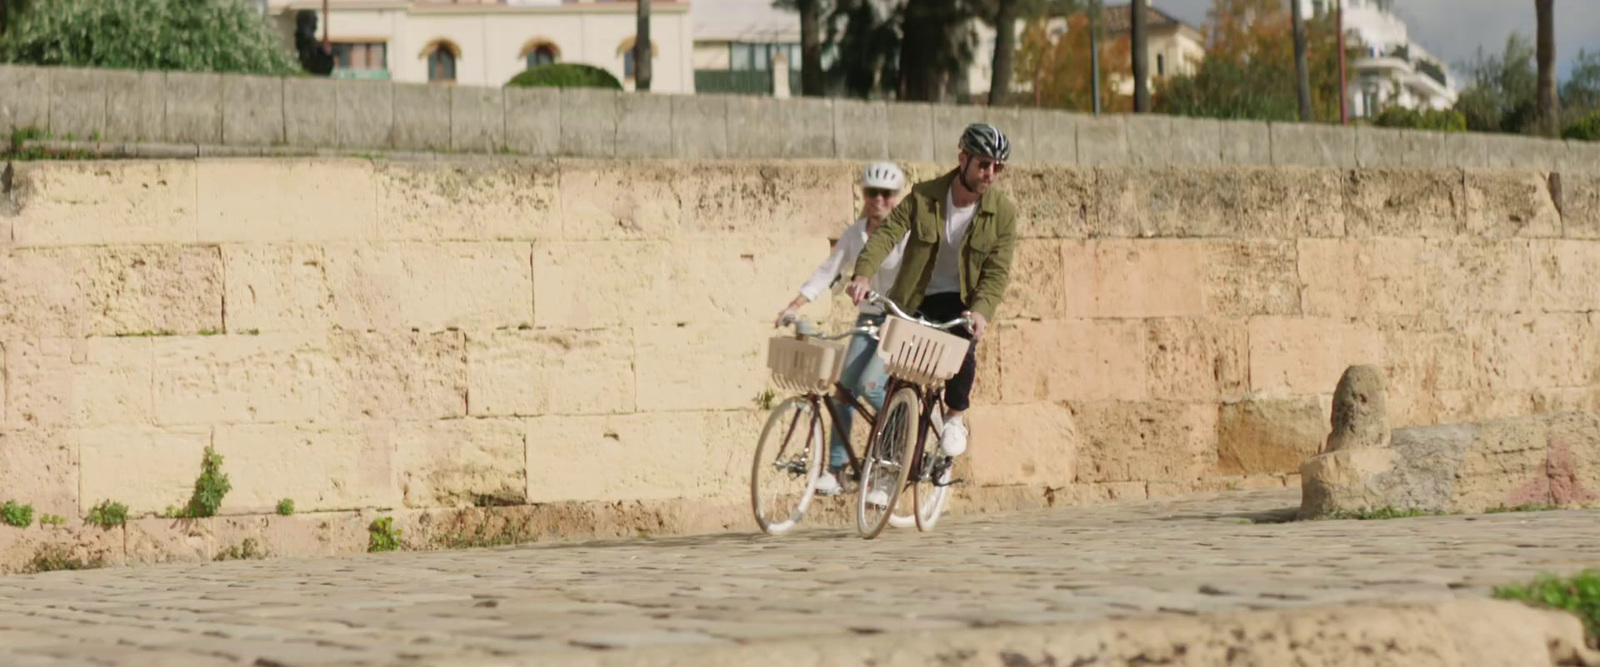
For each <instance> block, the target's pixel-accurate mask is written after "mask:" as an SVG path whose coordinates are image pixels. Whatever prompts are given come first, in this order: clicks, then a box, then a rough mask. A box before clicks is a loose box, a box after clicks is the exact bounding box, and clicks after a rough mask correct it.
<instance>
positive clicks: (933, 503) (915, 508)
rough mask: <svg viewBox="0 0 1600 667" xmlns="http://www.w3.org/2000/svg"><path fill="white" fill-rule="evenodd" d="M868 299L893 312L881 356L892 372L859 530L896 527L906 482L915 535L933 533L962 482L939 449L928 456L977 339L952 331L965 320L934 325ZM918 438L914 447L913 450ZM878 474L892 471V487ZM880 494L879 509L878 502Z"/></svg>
mask: <svg viewBox="0 0 1600 667" xmlns="http://www.w3.org/2000/svg"><path fill="white" fill-rule="evenodd" d="M867 298H868V300H870V301H872V302H875V303H879V304H882V305H883V306H885V307H886V308H887V309H888V310H889V311H890V312H891V313H892V315H891V316H889V317H888V318H886V319H885V320H884V323H883V325H882V327H881V328H880V330H879V334H878V349H877V352H876V353H877V355H878V357H879V358H880V359H883V363H884V368H885V370H887V371H888V372H889V378H890V379H889V387H888V391H887V394H886V395H887V396H888V397H889V399H888V400H887V401H885V402H884V404H883V409H882V410H880V411H879V412H878V419H876V420H874V422H873V427H872V434H871V435H870V436H868V439H867V446H866V448H865V449H866V451H865V452H864V453H863V456H862V466H861V469H860V475H861V479H860V481H859V483H858V484H857V489H858V491H857V499H856V528H857V530H859V531H860V532H861V535H862V537H864V538H866V539H869V540H870V539H872V538H874V537H877V536H878V534H879V533H881V532H883V528H884V526H885V525H887V524H891V523H895V521H894V519H895V517H896V516H897V515H896V514H895V508H896V507H897V505H898V503H899V500H900V496H901V494H902V493H903V492H904V490H905V488H906V486H907V483H908V482H911V483H912V486H911V504H912V507H911V516H912V518H913V519H914V521H915V523H916V526H917V530H919V531H922V532H928V531H931V530H933V528H934V526H935V525H936V524H937V523H938V521H939V517H940V516H941V515H942V514H943V513H944V509H945V504H946V503H947V502H948V500H949V495H950V485H952V484H955V483H956V482H958V481H960V480H952V479H950V472H951V468H952V467H953V465H954V461H953V460H952V459H951V457H949V456H947V455H945V454H944V452H943V451H939V450H937V449H936V450H935V452H936V453H935V454H934V455H932V456H928V455H927V452H926V448H927V443H928V434H929V433H932V434H933V435H934V437H935V439H937V438H939V437H941V436H943V435H944V411H943V408H942V407H941V406H942V405H943V404H944V383H945V381H947V380H949V379H950V378H952V377H954V376H955V374H956V372H957V371H959V370H961V364H962V362H963V361H964V360H965V359H966V356H967V350H968V349H970V348H971V346H972V341H969V340H967V339H965V338H962V337H960V336H957V335H955V334H952V333H949V330H950V329H953V328H955V327H957V326H966V325H967V324H968V320H967V318H964V317H962V318H956V319H954V320H951V321H949V322H945V323H943V324H936V323H933V322H929V321H927V320H925V319H922V318H920V317H914V316H912V315H908V314H906V312H905V311H904V310H901V309H900V307H899V306H897V305H895V303H894V302H893V301H890V300H889V299H885V298H883V297H882V296H880V295H878V294H877V293H874V292H869V293H868V296H867ZM913 419H914V420H915V421H914V422H913ZM913 429H915V430H913ZM913 435H915V436H916V445H915V447H914V448H912V449H910V451H909V452H908V445H909V443H910V441H911V440H912V436H913ZM908 453H909V456H908V455H907V454H908ZM913 471H914V472H915V476H914V477H913V474H912V473H913ZM879 473H888V476H889V477H892V481H891V480H888V479H885V478H882V477H880V475H879ZM880 492H881V493H882V494H883V498H882V499H881V503H882V504H881V505H879V504H878V503H877V502H874V496H877V495H878V494H879V493H880ZM873 507H881V516H871V513H872V512H873V510H872V509H871V508H873Z"/></svg>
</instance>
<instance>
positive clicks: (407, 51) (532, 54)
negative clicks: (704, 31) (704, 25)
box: [268, 0, 694, 93]
mask: <svg viewBox="0 0 1600 667" xmlns="http://www.w3.org/2000/svg"><path fill="white" fill-rule="evenodd" d="M322 2H323V0H269V2H268V8H269V9H268V12H269V14H270V15H272V16H273V18H274V19H275V20H276V21H277V22H278V25H279V27H280V29H281V30H282V31H283V34H284V36H285V39H287V40H289V42H290V43H293V35H294V30H295V14H296V13H297V12H298V11H300V10H311V11H314V12H316V13H317V15H318V23H317V37H318V39H321V37H322V36H323V32H324V31H327V32H328V37H329V41H330V43H331V45H332V46H333V48H334V53H335V56H336V59H337V65H336V69H335V72H334V76H338V77H347V78H372V79H391V80H394V81H400V82H408V83H426V82H438V83H459V84H464V85H474V86H502V85H505V83H506V82H507V81H510V80H511V77H513V76H516V75H517V74H518V73H520V72H522V71H523V70H525V69H527V68H528V67H530V66H533V65H535V64H540V63H546V62H575V63H583V64H586V65H593V66H595V67H599V68H602V69H605V70H608V71H610V72H611V73H612V74H613V75H614V76H616V77H617V80H619V81H621V82H622V85H623V87H624V88H627V89H630V90H631V89H632V88H633V85H634V80H633V43H634V33H635V32H636V30H637V27H638V23H637V11H638V9H637V7H636V6H635V4H634V3H632V2H616V1H610V0H600V1H597V0H567V1H563V0H432V1H427V0H328V2H329V13H330V14H331V16H329V17H328V20H326V21H323V20H322ZM650 12H651V17H650V37H651V39H650V41H651V43H652V44H651V50H652V51H653V53H654V59H653V60H652V65H653V68H652V70H651V83H650V88H651V90H654V91H661V92H672V93H692V92H694V67H693V62H692V60H691V53H692V52H693V44H694V35H693V30H692V29H691V27H690V24H689V3H688V2H687V1H686V0H677V1H671V0H653V1H652V2H651V3H650Z"/></svg>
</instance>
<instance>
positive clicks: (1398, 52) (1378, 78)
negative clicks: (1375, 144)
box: [1300, 0, 1457, 118]
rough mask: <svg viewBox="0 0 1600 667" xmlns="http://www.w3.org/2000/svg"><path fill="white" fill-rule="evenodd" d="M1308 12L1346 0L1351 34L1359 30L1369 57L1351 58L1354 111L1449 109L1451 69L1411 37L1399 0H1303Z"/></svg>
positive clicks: (1360, 114)
mask: <svg viewBox="0 0 1600 667" xmlns="http://www.w3.org/2000/svg"><path fill="white" fill-rule="evenodd" d="M1300 2H1301V3H1302V9H1303V10H1304V11H1305V12H1306V13H1307V14H1306V15H1307V16H1320V15H1322V14H1324V13H1328V12H1332V11H1333V10H1334V8H1335V7H1336V5H1335V4H1334V3H1335V2H1343V4H1344V27H1345V34H1346V35H1354V36H1356V37H1357V38H1358V39H1360V40H1361V44H1362V46H1363V47H1364V48H1365V49H1366V57H1364V58H1360V59H1357V60H1355V61H1352V62H1350V63H1348V69H1349V72H1348V76H1349V80H1348V82H1347V84H1346V85H1347V90H1346V94H1347V95H1348V98H1349V100H1350V113H1351V115H1352V116H1355V117H1357V118H1366V117H1372V116H1376V115H1377V114H1378V113H1379V112H1380V111H1382V110H1383V109H1384V107H1387V106H1391V105H1398V106H1402V107H1405V108H1408V109H1448V108H1450V107H1452V106H1454V105H1455V103H1456V96H1457V90H1456V81H1455V80H1454V78H1453V77H1451V76H1450V70H1449V69H1448V68H1446V67H1445V66H1444V63H1443V62H1441V61H1440V60H1439V59H1438V58H1435V57H1434V56H1433V55H1431V54H1429V53H1428V51H1427V50H1426V49H1424V48H1422V45H1420V44H1417V43H1416V42H1415V41H1412V39H1411V36H1410V31H1409V30H1408V29H1407V27H1406V22H1405V21H1404V20H1402V19H1401V18H1400V17H1399V16H1396V15H1395V13H1394V0H1300Z"/></svg>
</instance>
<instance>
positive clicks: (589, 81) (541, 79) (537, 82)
mask: <svg viewBox="0 0 1600 667" xmlns="http://www.w3.org/2000/svg"><path fill="white" fill-rule="evenodd" d="M506 85H507V86H515V87H518V88H611V89H614V90H622V82H620V81H617V77H615V76H612V75H611V73H610V72H607V71H605V70H603V69H600V68H598V67H594V66H592V65H581V64H578V63H553V64H550V65H539V66H538V67H530V68H528V69H526V70H523V71H522V73H520V74H518V75H516V76H514V77H511V81H510V82H509V83H507V84H506Z"/></svg>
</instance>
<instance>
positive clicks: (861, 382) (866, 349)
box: [828, 313, 889, 473]
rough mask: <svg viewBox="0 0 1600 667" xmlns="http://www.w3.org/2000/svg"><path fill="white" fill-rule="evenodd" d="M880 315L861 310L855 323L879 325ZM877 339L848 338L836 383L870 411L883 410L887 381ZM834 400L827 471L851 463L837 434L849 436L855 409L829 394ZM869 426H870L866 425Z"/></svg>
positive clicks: (882, 318)
mask: <svg viewBox="0 0 1600 667" xmlns="http://www.w3.org/2000/svg"><path fill="white" fill-rule="evenodd" d="M883 320H884V316H883V315H871V314H867V313H861V314H859V315H857V316H856V324H855V325H856V326H857V327H863V326H866V325H868V324H876V325H882V324H883ZM877 350H878V341H875V340H873V339H871V338H868V337H867V336H865V335H863V334H856V335H855V336H852V337H851V338H850V346H849V347H848V348H845V353H844V367H843V368H842V369H841V370H840V371H839V384H841V385H844V387H845V389H849V390H850V392H851V393H853V394H855V395H856V396H857V397H859V398H861V399H863V400H865V401H866V402H867V404H868V405H871V406H872V409H873V410H882V409H883V398H884V396H883V394H884V389H886V388H887V385H888V383H889V374H888V373H887V372H886V371H884V370H883V360H882V359H879V358H878V355H877ZM828 400H830V401H833V407H834V412H835V414H837V415H838V420H839V424H838V428H836V429H834V431H833V434H832V441H833V448H832V450H831V451H830V452H829V454H828V472H832V473H837V472H839V469H840V468H843V467H844V466H845V465H846V464H848V463H849V462H850V455H849V454H848V453H846V452H845V447H846V442H845V438H841V437H839V434H840V433H843V434H845V436H846V437H848V436H849V435H850V425H851V423H852V422H854V420H855V416H856V411H855V409H854V408H851V407H849V406H848V405H845V404H843V403H841V402H840V401H839V399H838V398H836V397H829V398H828ZM869 428H870V426H869Z"/></svg>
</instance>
